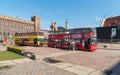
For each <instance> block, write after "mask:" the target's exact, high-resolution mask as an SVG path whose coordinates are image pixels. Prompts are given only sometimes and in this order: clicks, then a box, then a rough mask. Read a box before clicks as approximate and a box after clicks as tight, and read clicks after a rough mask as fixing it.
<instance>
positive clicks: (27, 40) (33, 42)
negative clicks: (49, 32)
mask: <svg viewBox="0 0 120 75" xmlns="http://www.w3.org/2000/svg"><path fill="white" fill-rule="evenodd" d="M14 39H15V44H16V45H26V46H43V45H44V44H45V40H44V39H45V36H44V33H43V32H27V33H15V36H14Z"/></svg>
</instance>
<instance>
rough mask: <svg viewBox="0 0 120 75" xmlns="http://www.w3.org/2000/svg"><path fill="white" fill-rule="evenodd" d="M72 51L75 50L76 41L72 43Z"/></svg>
mask: <svg viewBox="0 0 120 75" xmlns="http://www.w3.org/2000/svg"><path fill="white" fill-rule="evenodd" d="M72 50H75V41H74V40H73V41H72Z"/></svg>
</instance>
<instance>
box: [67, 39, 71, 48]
mask: <svg viewBox="0 0 120 75" xmlns="http://www.w3.org/2000/svg"><path fill="white" fill-rule="evenodd" d="M68 49H69V50H70V49H71V41H70V40H69V41H68Z"/></svg>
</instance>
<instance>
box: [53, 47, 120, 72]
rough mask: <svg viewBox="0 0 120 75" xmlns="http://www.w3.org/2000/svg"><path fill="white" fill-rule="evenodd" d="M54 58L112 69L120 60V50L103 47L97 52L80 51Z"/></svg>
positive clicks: (100, 68) (102, 68)
mask: <svg viewBox="0 0 120 75" xmlns="http://www.w3.org/2000/svg"><path fill="white" fill-rule="evenodd" d="M53 59H55V60H59V61H63V62H66V63H68V62H69V63H72V64H76V65H82V66H87V67H90V68H94V69H97V70H100V71H105V70H108V69H111V68H112V67H113V66H114V65H115V64H116V63H117V62H119V61H120V51H113V50H110V51H109V50H101V49H98V50H97V51H95V52H86V51H79V52H78V53H73V54H67V55H63V56H58V57H54V58H53Z"/></svg>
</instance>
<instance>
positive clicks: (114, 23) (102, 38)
mask: <svg viewBox="0 0 120 75" xmlns="http://www.w3.org/2000/svg"><path fill="white" fill-rule="evenodd" d="M97 40H98V42H120V16H114V17H110V18H103V20H102V23H101V27H97Z"/></svg>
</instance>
